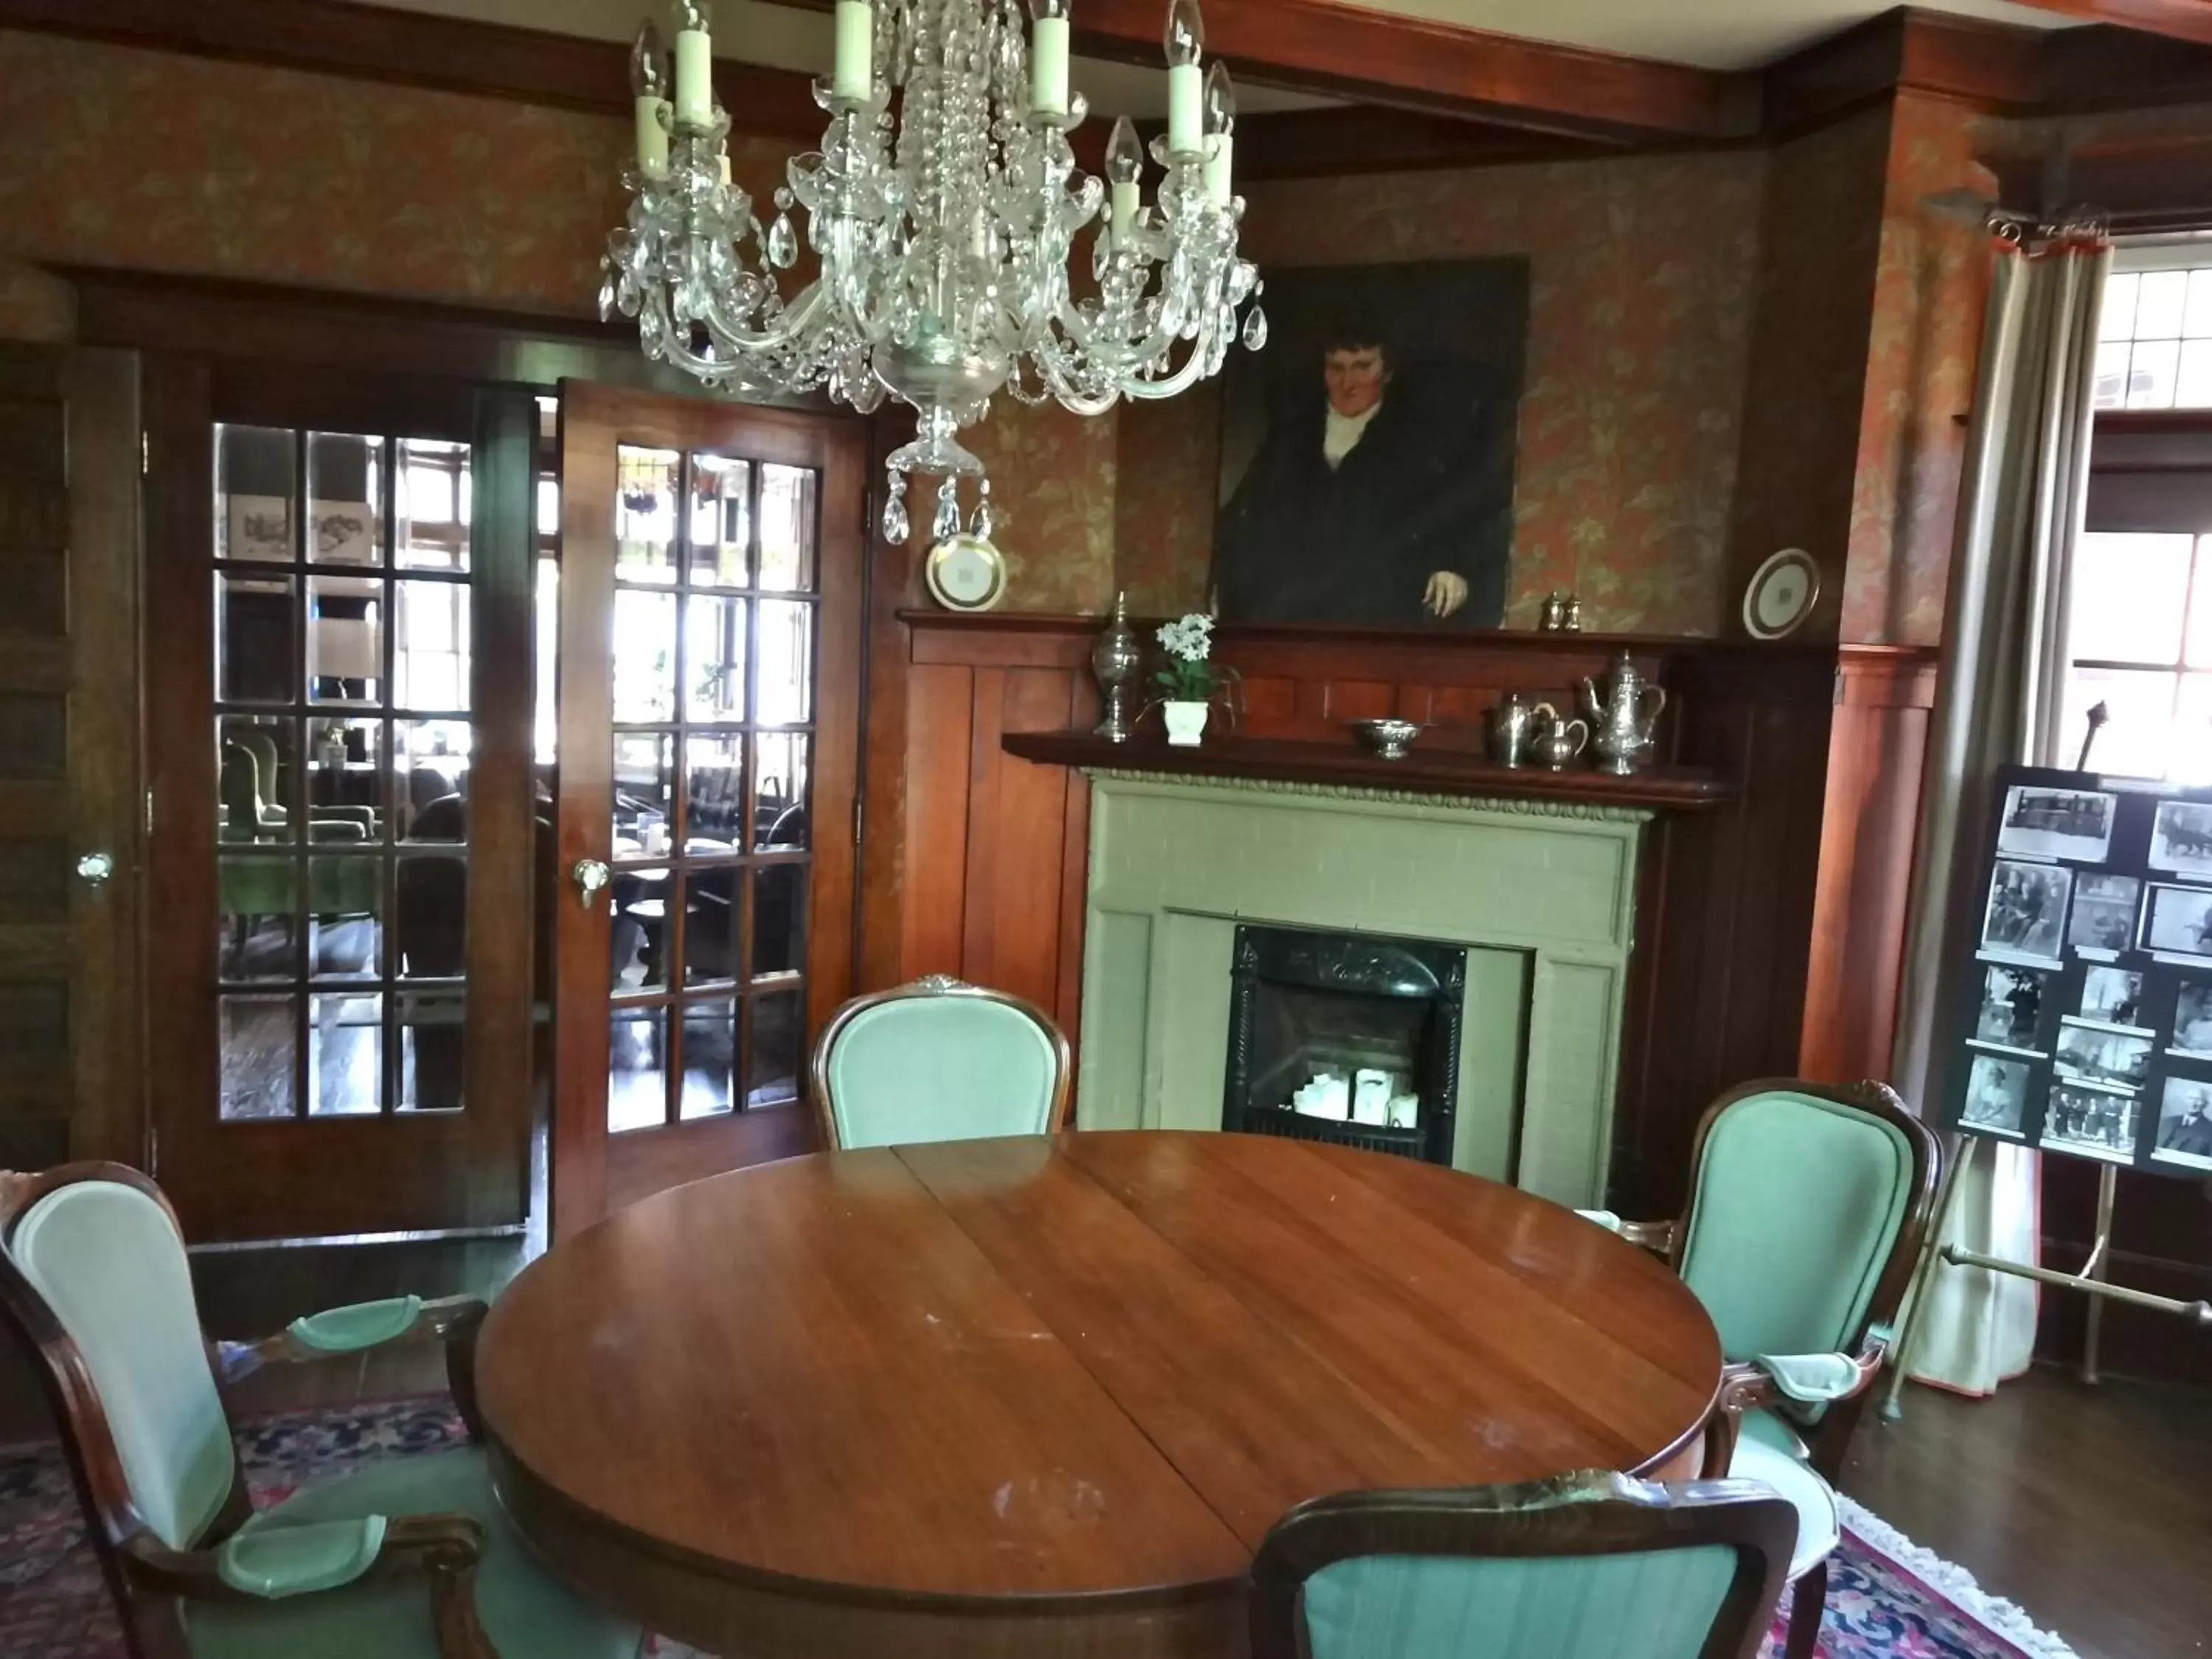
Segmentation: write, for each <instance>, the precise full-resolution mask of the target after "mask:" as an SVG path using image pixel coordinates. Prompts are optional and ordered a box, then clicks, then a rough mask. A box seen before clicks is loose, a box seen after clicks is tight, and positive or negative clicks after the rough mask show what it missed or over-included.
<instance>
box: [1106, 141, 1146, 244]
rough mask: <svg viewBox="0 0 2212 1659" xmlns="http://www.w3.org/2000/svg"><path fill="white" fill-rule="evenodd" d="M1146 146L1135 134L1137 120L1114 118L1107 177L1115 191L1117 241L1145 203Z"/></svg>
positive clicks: (1132, 222) (1129, 228)
mask: <svg viewBox="0 0 2212 1659" xmlns="http://www.w3.org/2000/svg"><path fill="white" fill-rule="evenodd" d="M1144 176H1145V146H1144V144H1143V143H1142V142H1141V141H1140V140H1139V138H1138V137H1137V126H1136V123H1135V122H1133V121H1132V120H1130V118H1128V117H1127V116H1126V115H1122V116H1117V117H1115V121H1114V132H1113V136H1112V137H1109V139H1107V141H1106V178H1107V180H1108V182H1109V184H1110V185H1112V186H1113V191H1114V236H1115V240H1117V241H1119V240H1124V239H1126V238H1127V236H1128V234H1129V233H1130V232H1131V231H1133V230H1134V229H1135V228H1137V213H1138V210H1139V209H1140V208H1141V207H1142V206H1143V205H1144V199H1145V198H1144V189H1145V187H1144V184H1143V179H1144Z"/></svg>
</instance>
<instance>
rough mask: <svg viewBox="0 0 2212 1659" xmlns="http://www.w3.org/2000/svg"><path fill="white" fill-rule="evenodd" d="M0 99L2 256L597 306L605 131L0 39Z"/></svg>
mask: <svg viewBox="0 0 2212 1659" xmlns="http://www.w3.org/2000/svg"><path fill="white" fill-rule="evenodd" d="M0 86H5V87H8V88H11V91H10V92H9V118H8V119H7V120H6V121H5V122H4V123H0V251H3V252H8V253H10V254H13V255H15V257H17V258H35V259H46V260H62V261H70V262H76V263H82V264H110V265H124V266H130V267H133V268H136V269H140V270H177V271H189V272H193V273H196V274H201V275H210V276H234V277H241V278H249V279H252V280H256V281H263V282H277V283H303V284H307V285H312V286H315V287H322V288H338V289H356V290H366V291H374V292H377V293H381V294H395V295H411V296H419V297H422V298H428V299H452V300H465V301H471V302H475V303H478V304H489V305H499V306H506V307H516V308H519V309H526V310H538V311H550V312H588V311H589V310H590V309H591V308H592V306H593V304H594V303H595V302H596V296H597V293H598V289H599V270H598V266H599V247H600V245H601V243H602V242H603V241H604V240H605V234H606V231H607V228H608V227H609V226H610V225H611V224H612V223H614V222H615V218H616V212H617V201H618V197H619V194H620V192H619V190H618V188H617V185H616V182H615V181H616V178H617V169H618V167H619V166H620V164H621V161H622V158H623V153H624V144H625V140H626V136H627V130H626V127H625V125H624V124H623V123H622V122H619V121H617V120H614V119H611V118H607V117H604V116H598V115H591V114H585V113H579V112H573V111H567V110H556V109H546V108H541V107H538V106H534V105H530V104H523V103H518V102H514V101H513V100H495V99H489V98H471V97H465V96H461V95H459V94H449V93H441V92H430V91H423V90H419V89H416V88H404V87H390V86H381V85H374V84H371V83H369V82H356V81H347V80H343V79H339V78H337V77H335V76H322V75H309V74H303V73H298V72H295V71H292V70H278V69H267V68H263V67H259V66H254V65H246V64H228V63H218V62H216V61H213V60H210V59H206V58H188V57H182V56H176V55H172V54H169V53H165V52H142V51H136V50H132V49H129V48H125V47H118V46H101V45H97V44H94V43H89V42H85V41H77V40H62V39H58V38H56V37H53V36H48V35H40V34H27V33H8V32H0ZM70 180H76V181H78V182H79V184H80V185H82V186H83V187H81V188H80V187H72V186H71V185H69V184H68V183H67V182H65V181H70ZM95 184H96V185H97V187H94V185H95Z"/></svg>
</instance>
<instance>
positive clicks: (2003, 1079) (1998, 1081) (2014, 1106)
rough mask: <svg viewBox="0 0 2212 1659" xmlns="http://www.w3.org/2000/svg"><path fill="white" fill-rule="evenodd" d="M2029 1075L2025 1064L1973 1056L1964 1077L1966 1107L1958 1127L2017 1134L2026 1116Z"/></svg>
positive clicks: (1963, 1109) (1993, 1057)
mask: <svg viewBox="0 0 2212 1659" xmlns="http://www.w3.org/2000/svg"><path fill="white" fill-rule="evenodd" d="M2031 1075H2032V1073H2030V1072H2029V1071H2028V1069H2027V1063H2026V1062H2025V1061H2022V1060H1999V1059H1997V1058H1996V1056H1995V1055H1993V1054H1976V1055H1975V1056H1974V1066H1973V1069H1972V1071H1971V1072H1969V1073H1967V1074H1966V1105H1965V1106H1964V1108H1962V1109H1960V1114H1959V1123H1960V1127H1961V1128H1968V1129H1979V1130H1982V1131H1984V1132H1985V1133H1990V1134H2008V1135H2016V1134H2018V1133H2020V1128H2021V1123H2022V1122H2023V1121H2025V1120H2026V1118H2027V1085H2028V1079H2029V1077H2030V1076H2031Z"/></svg>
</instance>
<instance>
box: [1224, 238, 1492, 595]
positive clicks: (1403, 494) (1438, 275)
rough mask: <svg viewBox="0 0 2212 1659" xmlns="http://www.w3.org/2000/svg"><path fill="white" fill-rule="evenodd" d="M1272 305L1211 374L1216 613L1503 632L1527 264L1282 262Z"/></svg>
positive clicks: (1274, 273) (1271, 286)
mask: <svg viewBox="0 0 2212 1659" xmlns="http://www.w3.org/2000/svg"><path fill="white" fill-rule="evenodd" d="M1267 319H1268V323H1269V325H1270V326H1269V333H1270V338H1269V340H1268V343H1267V350H1265V351H1263V352H1252V351H1247V352H1241V353H1237V354H1236V355H1235V356H1232V357H1231V361H1230V363H1229V366H1228V369H1227V372H1226V373H1225V374H1224V376H1223V377H1222V386H1223V390H1222V404H1221V407H1222V415H1221V471H1220V495H1219V500H1220V501H1221V510H1220V513H1219V514H1218V516H1217V518H1216V519H1215V521H1214V549H1213V592H1214V599H1215V602H1216V604H1217V605H1218V607H1219V614H1220V617H1221V619H1222V620H1223V621H1224V622H1304V623H1332V624H1334V625H1335V626H1337V627H1344V626H1347V625H1349V626H1354V627H1358V626H1366V627H1390V628H1441V629H1469V628H1496V627H1498V625H1499V623H1500V621H1501V619H1502V618H1503V617H1504V614H1505V605H1506V601H1507V599H1509V598H1510V596H1511V592H1512V586H1513V582H1512V577H1513V466H1514V458H1515V447H1516V441H1517V437H1518V434H1519V430H1520V407H1521V385H1522V365H1523V359H1524V356H1525V353H1526V349H1527V343H1528V261H1527V260H1526V259H1525V258H1477V259H1434V260H1417V261H1413V262H1410V263H1406V264H1380V265H1327V266H1311V267H1308V268H1306V269H1304V270H1282V269H1279V268H1278V269H1275V270H1270V271H1269V272H1268V273H1267Z"/></svg>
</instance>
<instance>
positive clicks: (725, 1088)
mask: <svg viewBox="0 0 2212 1659" xmlns="http://www.w3.org/2000/svg"><path fill="white" fill-rule="evenodd" d="M615 478H616V485H617V500H616V505H615V520H616V522H615V525H614V532H615V533H614V538H613V540H614V549H615V557H614V564H613V568H614V597H613V604H612V606H611V612H610V615H611V633H612V637H611V640H610V641H609V646H610V653H611V663H612V673H611V688H612V708H613V716H614V721H613V732H612V744H613V756H614V771H613V777H614V791H613V803H612V814H613V821H612V842H611V848H612V853H613V860H612V863H613V873H612V876H611V882H610V886H609V891H610V894H611V902H612V910H611V915H610V918H609V920H610V923H611V963H610V968H611V981H610V985H609V990H610V994H611V1010H610V1027H611V1041H610V1045H609V1053H608V1087H607V1108H606V1111H607V1127H608V1128H609V1129H610V1130H611V1131H613V1132H616V1133H629V1132H635V1131H638V1130H643V1129H650V1128H655V1127H663V1126H665V1125H669V1124H675V1123H680V1122H685V1121H695V1120H697V1119H701V1118H711V1117H718V1116H725V1115H731V1114H733V1113H736V1112H738V1111H741V1110H744V1109H746V1108H748V1107H750V1106H758V1105H774V1104H781V1103H788V1102H791V1101H793V1100H796V1099H797V1098H798V1087H797V1070H798V1067H797V1064H796V1061H795V1058H794V1056H795V1054H796V1052H797V1045H798V1043H799V1039H800V1037H801V1036H802V1035H803V1033H802V1031H801V1029H800V1028H801V1026H803V1023H804V1007H805V997H804V990H805V948H804V947H805V912H806V908H807V902H808V897H809V879H810V872H811V865H812V853H811V837H810V836H809V835H808V832H807V812H808V808H809V790H808V786H809V781H810V769H809V765H808V760H809V756H810V753H811V744H812V743H813V741H814V736H813V732H812V728H811V720H812V719H813V712H814V708H815V702H816V698H815V684H814V677H815V666H814V665H815V659H816V648H815V642H816V639H817V631H818V628H819V616H818V611H819V607H820V596H819V594H818V592H817V588H816V580H815V572H816V570H817V568H818V565H819V560H818V558H817V535H818V525H817V513H816V511H815V502H816V501H817V495H818V489H817V475H816V474H815V473H814V472H813V471H811V470H809V469H806V468H802V467H792V466H787V465H776V464H771V463H765V462H757V461H756V460H754V459H751V458H749V457H747V456H745V455H744V454H741V453H731V452H730V450H729V449H728V447H726V446H725V447H718V448H716V449H714V450H706V449H697V450H694V449H671V448H662V447H644V446H640V445H632V444H624V445H622V446H620V447H618V448H617V457H616V465H615ZM763 594H768V595H771V596H772V597H767V598H763Z"/></svg>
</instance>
